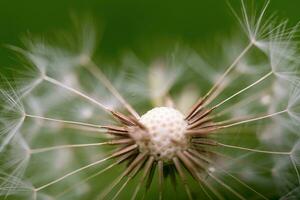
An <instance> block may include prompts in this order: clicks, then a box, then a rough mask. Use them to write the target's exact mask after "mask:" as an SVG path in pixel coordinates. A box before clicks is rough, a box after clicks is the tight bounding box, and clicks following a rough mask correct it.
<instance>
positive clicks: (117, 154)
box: [35, 144, 137, 191]
mask: <svg viewBox="0 0 300 200" xmlns="http://www.w3.org/2000/svg"><path fill="white" fill-rule="evenodd" d="M136 147H137V145H136V144H135V145H131V146H129V147H126V148H124V149H122V150H119V151H117V152H115V153H113V154H112V155H110V156H108V157H106V158H103V159H101V160H98V161H96V162H93V163H91V164H88V165H86V166H84V167H81V168H79V169H76V170H74V171H72V172H69V173H67V174H65V175H64V176H62V177H60V178H58V179H55V180H54V181H51V182H49V183H47V184H45V185H42V186H40V187H38V188H36V189H35V190H36V191H40V190H42V189H44V188H47V187H49V186H51V185H53V184H56V183H58V182H60V181H62V180H64V179H66V178H68V177H69V176H72V175H74V174H76V173H79V172H81V171H83V170H85V169H88V168H90V167H93V166H95V165H99V164H101V163H103V162H105V161H107V160H109V159H111V158H113V157H116V156H119V155H122V154H124V153H127V152H129V151H132V150H134V149H135V148H136Z"/></svg>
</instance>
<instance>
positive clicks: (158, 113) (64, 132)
mask: <svg viewBox="0 0 300 200" xmlns="http://www.w3.org/2000/svg"><path fill="white" fill-rule="evenodd" d="M268 4H269V2H268V1H267V2H266V4H265V5H264V6H263V7H262V9H261V10H260V12H259V13H258V14H257V13H250V14H249V13H248V12H247V11H248V9H247V7H246V5H245V3H244V1H242V18H241V19H240V17H239V14H238V13H237V12H236V11H235V10H234V9H233V12H234V14H235V15H236V16H237V17H238V20H239V22H240V23H241V24H242V26H243V29H244V30H245V31H246V33H247V38H248V39H247V41H248V44H246V47H245V48H244V49H241V51H240V53H238V54H237V55H235V56H234V58H233V59H232V61H231V62H230V64H229V65H228V67H227V68H225V69H223V68H221V69H218V68H217V69H216V68H215V67H212V66H210V62H208V61H206V60H205V59H203V58H202V57H201V56H200V55H199V54H198V53H197V52H195V51H193V50H191V49H184V50H179V51H178V52H176V53H174V54H172V55H171V56H169V57H168V58H166V59H159V60H156V61H154V62H153V63H151V64H150V67H149V68H147V67H145V66H146V65H147V64H145V63H143V62H142V61H140V60H138V58H137V57H136V56H134V54H128V55H126V56H125V59H124V60H123V67H122V68H121V69H123V68H124V70H125V69H126V70H127V72H126V73H128V74H132V75H131V77H130V76H129V77H130V79H127V77H128V76H126V73H122V72H119V71H118V72H117V73H116V72H114V73H112V75H111V76H109V75H107V74H108V72H107V71H105V70H107V69H108V67H104V65H106V64H105V63H102V62H99V63H101V64H100V65H98V64H97V63H98V62H96V59H95V58H94V57H95V55H94V50H95V43H96V42H95V41H96V40H95V37H96V34H95V32H94V30H93V28H92V27H93V26H92V25H88V24H84V26H83V27H81V28H82V30H83V31H81V35H80V36H79V38H78V41H77V42H78V44H77V45H78V46H77V48H76V49H75V50H74V49H72V48H71V47H72V46H73V45H74V44H73V45H72V46H71V47H70V48H63V47H60V46H56V45H55V46H54V45H50V44H47V43H45V42H43V41H38V40H36V41H31V42H27V44H26V46H27V49H22V48H18V47H11V48H12V49H13V50H15V51H17V52H18V53H20V54H21V55H22V56H23V57H25V58H26V60H27V64H26V67H25V70H24V71H19V72H14V73H15V74H14V77H13V78H11V77H12V75H7V76H6V78H3V81H2V82H3V84H2V89H1V90H0V92H1V103H0V105H1V119H0V120H1V121H0V122H1V127H2V128H1V130H0V134H1V140H0V141H1V144H0V152H1V153H0V157H1V165H0V170H1V171H0V174H1V176H0V177H1V178H0V179H1V183H0V195H1V196H3V197H4V198H10V197H12V198H14V197H16V198H23V199H33V200H37V199H82V198H85V199H86V198H87V199H118V198H119V199H124V198H125V199H129V198H130V199H137V198H139V199H143V198H151V196H152V195H154V196H155V198H158V199H165V198H172V197H173V198H174V197H175V196H174V192H173V191H176V197H177V198H188V199H197V198H205V199H228V198H230V199H272V198H280V197H281V198H282V199H288V198H292V197H298V196H299V185H300V172H299V149H300V145H299V133H298V132H297V130H298V128H299V123H300V112H299V103H300V92H299V91H300V87H299V84H300V83H299V73H298V70H299V58H298V52H297V51H298V50H297V44H296V42H295V41H294V40H295V34H296V32H297V26H295V27H293V28H288V27H287V22H286V21H284V22H282V23H279V24H276V23H275V22H274V21H273V19H272V18H266V20H264V18H265V15H266V10H267V7H268ZM238 42H239V43H240V42H242V41H238ZM75 43H76V42H75ZM78 47H79V50H78ZM232 47H235V46H234V45H233V46H232ZM236 49H240V45H239V46H238V47H236ZM229 53H231V52H228V50H226V51H224V53H223V54H224V55H220V57H222V56H224V57H226V58H227V59H228V57H230V58H232V57H233V56H232V55H229ZM216 64H217V65H218V66H220V65H222V66H223V65H224V64H223V63H222V62H221V63H216ZM220 71H222V72H223V73H221V74H220ZM115 73H116V74H115ZM199 77H200V78H199ZM132 79H133V80H132ZM137 80H138V81H137ZM193 80H195V81H193ZM177 82H182V83H183V84H182V85H184V87H181V86H180V85H179V84H178V85H176V84H177ZM175 86H176V87H175ZM180 89H182V91H181V92H178V90H180ZM204 91H207V92H204ZM199 96H201V97H199ZM145 97H147V98H145ZM130 102H134V104H133V103H130ZM139 109H141V111H139ZM142 112H143V113H144V114H140V113H142ZM280 141H284V142H280ZM177 182H178V183H179V184H177ZM276 188H277V189H278V193H275V192H274V189H276ZM181 190H184V191H185V193H182V192H179V191H181ZM177 195H178V196H177Z"/></svg>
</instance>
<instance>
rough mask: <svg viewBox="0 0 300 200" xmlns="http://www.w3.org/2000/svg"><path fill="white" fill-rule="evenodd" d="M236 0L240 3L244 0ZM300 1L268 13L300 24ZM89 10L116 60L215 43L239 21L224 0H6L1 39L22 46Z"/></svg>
mask: <svg viewBox="0 0 300 200" xmlns="http://www.w3.org/2000/svg"><path fill="white" fill-rule="evenodd" d="M230 3H231V4H232V5H233V6H234V7H236V6H239V0H234V1H230ZM299 6H300V1H298V0H288V1H282V0H272V1H271V5H270V8H269V11H268V12H269V13H272V12H275V11H276V12H278V14H279V16H280V17H286V18H288V19H289V20H290V21H291V22H292V23H293V24H295V22H297V21H299V18H300V16H299V9H298V8H299ZM86 14H88V15H90V16H92V17H93V18H94V19H95V23H96V24H97V26H98V29H99V30H100V32H102V37H101V43H100V44H99V47H98V48H97V49H98V50H99V51H100V54H101V55H102V56H104V57H106V58H112V59H113V58H114V57H116V56H118V55H119V54H120V53H122V52H123V50H128V49H130V50H133V51H134V52H135V53H136V54H137V55H138V56H140V57H142V58H145V59H148V58H149V56H150V57H153V56H157V55H161V53H162V52H165V49H166V48H168V47H170V46H172V45H174V41H182V42H183V43H184V44H189V45H191V46H194V47H197V48H199V47H201V46H203V45H204V46H210V45H212V43H213V41H214V39H215V38H216V37H221V36H224V34H226V35H228V34H232V31H233V30H236V29H234V28H235V27H236V26H237V23H236V20H235V19H234V17H233V15H232V14H231V12H230V9H229V8H228V6H227V4H226V1H223V0H210V1H204V0H200V1H199V0H188V1H179V0H175V1H174V0H172V1H171V0H165V1H158V0H152V1H141V0H127V1H123V0H89V1H82V0H72V1H71V0H52V1H39V0H28V1H20V0H19V1H18V0H2V1H0V27H1V31H0V44H1V45H4V44H14V45H17V46H20V43H21V40H20V37H22V36H24V35H26V34H33V35H43V36H45V35H46V33H49V32H57V31H58V30H66V27H72V22H71V21H72V20H71V18H72V17H71V16H73V15H74V16H76V17H80V16H84V15H86ZM47 38H49V37H48V36H47ZM0 60H1V61H0V64H1V65H4V66H5V65H9V64H10V63H11V62H12V56H11V54H10V52H9V51H8V50H7V49H6V48H4V47H3V46H2V47H1V48H0Z"/></svg>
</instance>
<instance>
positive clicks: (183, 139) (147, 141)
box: [131, 107, 189, 161]
mask: <svg viewBox="0 0 300 200" xmlns="http://www.w3.org/2000/svg"><path fill="white" fill-rule="evenodd" d="M140 122H141V123H142V124H143V125H144V126H145V127H146V133H144V135H143V136H142V137H139V138H137V137H136V136H135V134H140V133H138V132H136V130H135V131H134V132H132V133H131V135H132V136H133V137H134V138H136V140H137V144H138V145H139V149H140V151H141V152H148V153H149V154H151V155H153V156H154V157H155V158H156V159H157V160H166V161H170V160H171V159H172V158H173V157H174V156H175V154H176V152H177V151H182V150H185V149H187V148H188V143H189V141H188V137H187V136H186V135H185V131H186V127H187V122H186V121H185V120H184V115H183V114H181V113H180V112H179V111H178V110H175V109H173V108H169V107H156V108H153V109H152V110H150V111H148V112H147V113H145V114H144V115H143V116H142V117H141V119H140ZM140 131H141V130H140Z"/></svg>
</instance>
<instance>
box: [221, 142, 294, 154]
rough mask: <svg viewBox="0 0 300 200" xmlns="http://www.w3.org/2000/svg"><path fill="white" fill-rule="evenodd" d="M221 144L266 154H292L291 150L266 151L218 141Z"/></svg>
mask: <svg viewBox="0 0 300 200" xmlns="http://www.w3.org/2000/svg"><path fill="white" fill-rule="evenodd" d="M217 144H218V145H219V146H223V147H227V148H232V149H240V150H244V151H251V152H256V153H264V154H274V155H290V154H291V152H290V151H289V152H284V151H283V152H281V151H266V150H258V149H251V148H246V147H240V146H234V145H229V144H223V143H220V142H217Z"/></svg>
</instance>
